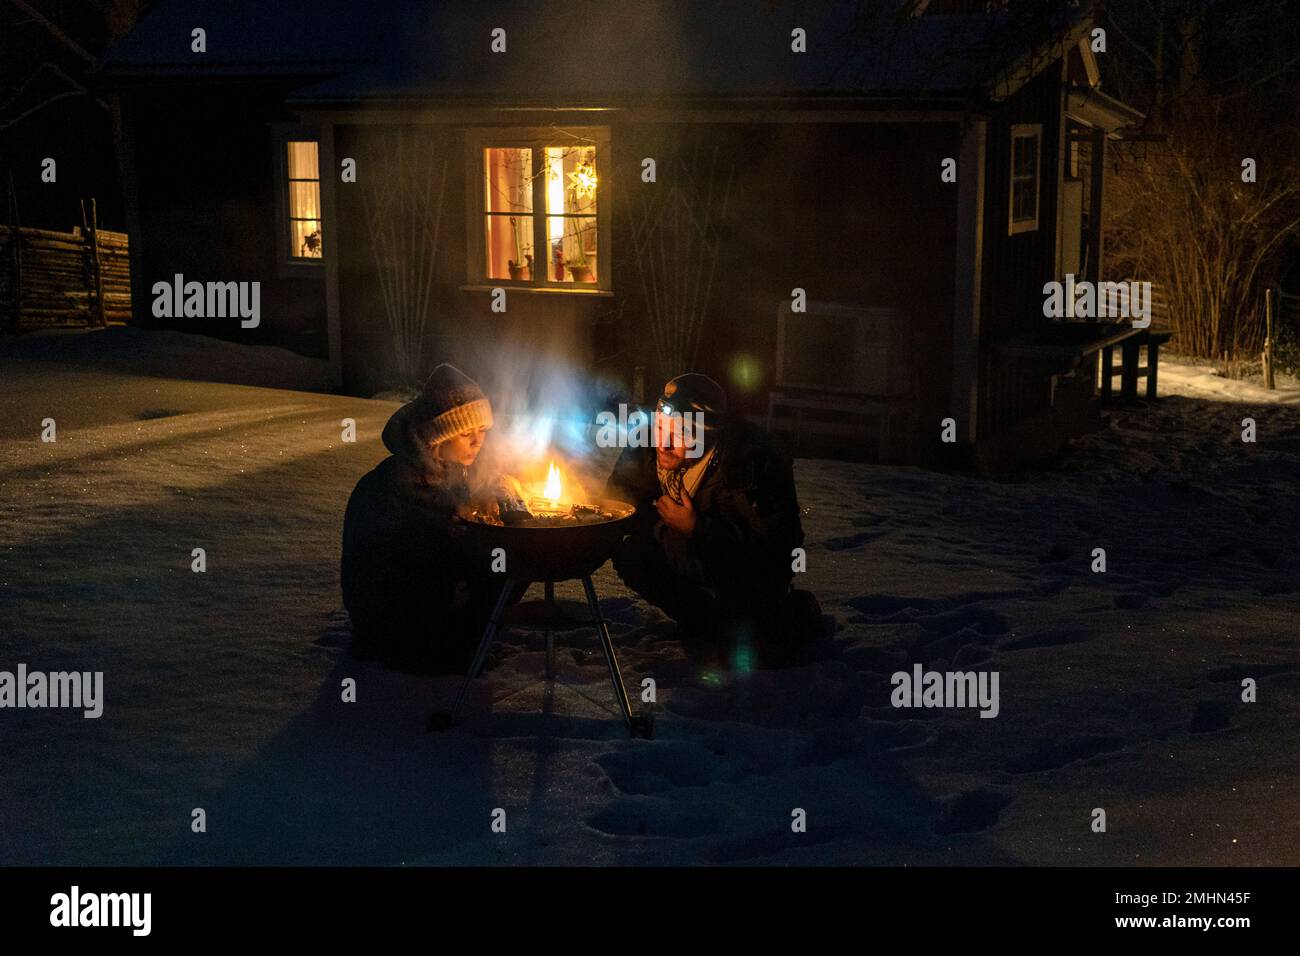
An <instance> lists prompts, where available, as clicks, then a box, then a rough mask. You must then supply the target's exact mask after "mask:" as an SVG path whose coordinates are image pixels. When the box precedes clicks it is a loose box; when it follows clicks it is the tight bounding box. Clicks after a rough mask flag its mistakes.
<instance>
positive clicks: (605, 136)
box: [464, 126, 613, 295]
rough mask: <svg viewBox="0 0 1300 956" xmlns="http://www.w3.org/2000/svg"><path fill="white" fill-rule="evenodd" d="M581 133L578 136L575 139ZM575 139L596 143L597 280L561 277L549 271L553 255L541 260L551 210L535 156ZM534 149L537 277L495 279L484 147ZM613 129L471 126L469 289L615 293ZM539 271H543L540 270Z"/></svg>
mask: <svg viewBox="0 0 1300 956" xmlns="http://www.w3.org/2000/svg"><path fill="white" fill-rule="evenodd" d="M575 136H577V137H578V139H574V137H575ZM570 143H572V144H574V145H577V144H579V143H587V144H589V145H592V146H595V148H596V175H597V177H598V180H599V181H598V185H597V187H596V198H597V202H596V215H595V219H596V265H597V274H596V281H595V282H589V283H588V282H584V283H575V282H568V281H566V282H557V281H554V280H552V279H550V278H549V276H548V275H547V262H548V261H549V256H548V257H546V258H545V259H542V260H541V262H540V263H539V261H538V257H537V250H539V249H543V248H546V244H547V242H548V241H549V240H548V239H547V236H546V220H547V218H548V216H549V215H550V211H549V210H548V209H547V208H546V184H545V177H544V176H542V175H541V174H540V172H539V170H540V169H541V168H542V167H541V166H539V165H537V160H538V158H539V154H540V151H541V150H544V149H545V148H547V147H548V146H549V147H555V146H564V145H569V144H570ZM525 148H526V149H532V150H534V154H533V158H534V167H533V168H534V177H535V179H534V183H533V206H532V208H533V211H532V213H531V215H532V219H533V243H532V245H533V250H534V251H533V278H532V279H510V278H504V279H491V278H488V275H487V265H488V264H487V216H488V211H487V209H486V208H485V204H484V186H483V184H484V181H485V177H486V175H487V171H486V168H485V163H484V156H483V152H484V150H486V149H525ZM611 165H612V163H611V160H610V135H609V127H608V126H571V127H551V126H499V127H474V128H471V129H469V130H468V131H467V134H466V137H465V169H466V170H467V172H468V175H467V176H466V177H465V197H466V202H465V210H466V215H467V219H468V221H467V223H466V236H467V239H468V243H467V248H466V255H465V276H466V285H465V287H464V288H466V289H472V290H476V289H495V288H498V287H500V288H505V289H520V290H522V291H525V292H550V293H569V294H571V295H612V294H613V283H612V281H611V276H610V267H611V264H612V260H611V257H610V253H609V249H610V212H611V210H610V201H611V200H610V199H609V197H608V195H607V193H608V189H609V185H610V174H609V169H610V166H611ZM539 274H540V275H539Z"/></svg>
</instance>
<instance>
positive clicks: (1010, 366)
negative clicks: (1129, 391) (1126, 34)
mask: <svg viewBox="0 0 1300 956" xmlns="http://www.w3.org/2000/svg"><path fill="white" fill-rule="evenodd" d="M1018 123H1039V124H1042V128H1043V131H1042V143H1041V153H1040V160H1039V176H1040V182H1039V207H1038V228H1037V229H1035V230H1033V231H1030V232H1021V233H1018V234H1016V235H1009V219H1010V208H1009V205H1010V203H1009V196H1010V188H1011V187H1010V184H1011V127H1012V126H1013V125H1015V124H1018ZM1061 123H1062V109H1061V77H1060V71H1059V70H1058V69H1056V68H1054V67H1053V68H1049V69H1047V70H1044V71H1043V72H1042V73H1040V74H1039V75H1038V76H1037V77H1035V78H1034V79H1033V80H1031V81H1030V82H1029V83H1028V84H1026V85H1025V86H1024V87H1023V88H1022V89H1021V90H1020V91H1019V92H1018V93H1017V94H1016V95H1014V96H1012V97H1010V98H1008V99H1007V101H1006V102H1004V103H1003V104H1002V105H1001V107H1000V108H999V109H998V110H997V111H995V112H994V113H993V114H992V115H990V117H989V125H988V152H987V157H986V167H985V170H986V181H985V205H984V217H985V219H984V222H985V233H984V268H983V282H982V290H981V299H982V306H981V307H982V317H981V336H982V339H983V343H982V350H981V352H982V354H981V370H980V381H981V385H980V401H979V434H980V437H981V440H983V439H986V438H988V439H995V438H997V437H998V436H999V435H1001V434H1003V433H1005V432H1006V431H1007V430H1008V429H1010V428H1013V427H1015V425H1016V424H1017V423H1018V422H1022V421H1024V420H1026V419H1029V418H1032V417H1033V416H1034V415H1037V414H1041V413H1043V412H1044V411H1046V410H1047V409H1048V408H1049V407H1050V401H1051V390H1050V382H1049V379H1048V378H1047V377H1046V376H1044V375H1042V374H1038V373H1035V372H1034V370H1033V369H1032V368H1031V367H1028V366H1026V365H1025V364H1024V363H1023V362H1020V361H1016V360H1006V359H1003V358H1001V357H999V356H998V355H997V354H996V353H995V352H994V350H993V346H994V345H995V344H996V343H997V342H999V341H1003V340H1006V339H1009V338H1012V337H1014V336H1015V335H1017V334H1020V333H1025V332H1028V331H1030V330H1032V329H1033V328H1034V327H1036V326H1037V325H1039V324H1040V323H1043V322H1046V321H1047V319H1045V318H1044V317H1043V291H1042V290H1043V283H1044V282H1048V281H1050V280H1052V279H1054V278H1055V277H1056V276H1055V272H1056V237H1057V216H1058V210H1057V161H1056V157H1057V150H1058V146H1059V143H1060V137H1061Z"/></svg>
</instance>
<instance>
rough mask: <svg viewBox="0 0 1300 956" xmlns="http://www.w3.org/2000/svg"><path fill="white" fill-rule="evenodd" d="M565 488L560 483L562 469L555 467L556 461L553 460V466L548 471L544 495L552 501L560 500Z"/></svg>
mask: <svg viewBox="0 0 1300 956" xmlns="http://www.w3.org/2000/svg"><path fill="white" fill-rule="evenodd" d="M562 492H563V488H562V487H561V485H560V469H558V468H556V467H555V462H551V467H550V468H548V469H547V471H546V489H545V490H544V491H543V492H542V497H543V498H546V499H548V500H549V501H551V502H556V501H559V500H560V495H561V493H562Z"/></svg>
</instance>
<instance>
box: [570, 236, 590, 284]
mask: <svg viewBox="0 0 1300 956" xmlns="http://www.w3.org/2000/svg"><path fill="white" fill-rule="evenodd" d="M589 228H590V227H589V226H584V227H581V228H579V229H577V230H575V231H574V232H573V233H572V234H571V235H572V236H573V240H574V242H573V247H574V249H575V250H576V252H575V255H574V257H573V258H572V259H569V260H567V261H566V262H565V265H566V266H568V269H569V272H570V273H571V274H572V276H573V281H574V282H591V281H593V277H592V268H591V263H590V262H589V261H587V250H586V249H584V248H583V246H584V245H585V239H584V238H583V234H584V233H585V232H586V231H587V230H588V229H589Z"/></svg>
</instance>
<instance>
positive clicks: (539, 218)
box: [470, 131, 608, 289]
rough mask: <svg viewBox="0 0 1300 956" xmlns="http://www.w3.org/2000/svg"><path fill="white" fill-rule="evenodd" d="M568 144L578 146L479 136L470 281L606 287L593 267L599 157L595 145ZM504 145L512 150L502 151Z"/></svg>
mask: <svg viewBox="0 0 1300 956" xmlns="http://www.w3.org/2000/svg"><path fill="white" fill-rule="evenodd" d="M574 138H575V139H577V142H575V143H569V144H556V143H554V141H550V142H548V141H547V140H545V139H540V138H539V139H525V142H526V145H519V144H520V142H521V140H520V134H519V133H516V132H513V131H510V132H502V133H500V134H499V135H497V134H492V133H490V132H489V133H484V134H483V135H482V138H481V139H480V140H479V142H480V143H481V145H480V146H479V147H478V151H477V156H478V157H480V158H481V162H482V175H483V192H482V197H483V199H482V202H483V206H482V210H481V215H482V222H483V234H482V245H481V246H480V247H479V248H481V249H482V250H483V260H482V262H481V263H476V262H475V261H473V260H472V261H471V264H470V272H471V279H472V280H475V281H481V280H489V281H493V282H497V281H503V280H504V281H509V282H511V283H519V284H524V285H531V286H539V287H543V288H570V289H576V288H589V289H605V288H608V285H607V283H606V282H602V278H607V277H602V274H601V269H600V265H599V261H600V255H601V249H602V238H603V237H602V236H601V232H602V223H603V222H604V219H603V217H604V215H605V212H606V210H604V209H602V208H601V207H602V206H604V205H606V203H604V202H603V201H602V199H601V198H600V197H601V196H602V193H603V191H604V183H603V182H602V181H601V165H602V157H603V156H604V155H605V154H604V150H603V147H602V146H601V145H598V142H597V140H595V139H594V138H593V139H588V138H585V137H581V136H577V135H576V134H575V137H574ZM493 139H495V140H496V141H497V144H492V140H493ZM510 140H513V141H514V143H515V144H516V145H503V143H505V142H508V141H510ZM600 142H601V143H603V142H604V139H603V138H602V139H601V141H600ZM476 245H477V243H476ZM475 273H477V275H475Z"/></svg>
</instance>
